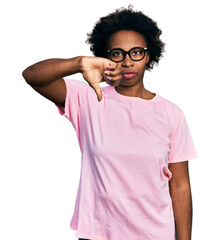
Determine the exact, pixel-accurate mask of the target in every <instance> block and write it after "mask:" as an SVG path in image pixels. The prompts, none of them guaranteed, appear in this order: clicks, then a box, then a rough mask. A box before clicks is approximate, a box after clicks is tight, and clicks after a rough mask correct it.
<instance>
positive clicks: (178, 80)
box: [0, 0, 220, 240]
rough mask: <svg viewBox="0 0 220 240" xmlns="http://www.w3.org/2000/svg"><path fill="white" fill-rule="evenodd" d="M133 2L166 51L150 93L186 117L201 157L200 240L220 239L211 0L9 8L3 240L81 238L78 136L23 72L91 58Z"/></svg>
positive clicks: (0, 11)
mask: <svg viewBox="0 0 220 240" xmlns="http://www.w3.org/2000/svg"><path fill="white" fill-rule="evenodd" d="M130 3H131V4H132V5H133V6H134V9H135V10H141V11H143V12H144V13H145V14H146V15H148V16H149V17H151V18H152V19H154V20H155V21H156V22H157V23H158V27H159V28H161V29H162V31H163V33H162V35H161V39H162V40H163V41H164V42H165V43H166V52H165V53H164V57H163V58H162V59H161V61H160V63H159V65H158V66H155V67H154V69H153V70H152V72H149V71H147V72H146V74H145V79H144V84H145V88H147V89H148V90H150V91H153V92H157V93H158V94H160V95H162V96H163V97H165V98H167V99H169V100H170V101H172V102H174V103H175V104H177V105H178V106H179V107H180V108H181V109H182V110H183V112H184V113H185V117H186V119H187V122H188V125H189V128H190V130H191V135H192V137H193V140H194V143H195V146H196V149H197V152H198V154H199V157H198V158H195V159H192V160H190V161H189V167H190V178H191V188H192V195H193V234H192V237H193V239H194V240H207V239H219V235H220V234H219V214H220V211H219V210H220V207H219V202H220V194H218V193H219V167H220V164H219V161H220V158H219V148H220V147H219V134H220V131H219V130H220V128H219V123H220V114H219V104H220V98H219V90H220V88H219V84H218V82H219V80H220V78H219V54H220V51H219V50H220V49H219V45H220V36H219V21H220V17H219V8H218V1H211V0H209V1H201V0H200V1H196V0H194V1H189V0H185V1H174V0H172V1H169V0H167V1H164V0H160V1H159V0H152V1H137V0H136V1H118V0H117V1H113V0H111V1H97V0H96V1H82V0H81V1H73V0H72V1H71V0H63V1H57V0H38V1H31V0H26V1H25V0H20V1H7V2H6V1H5V2H4V3H1V6H0V22H1V38H0V41H1V44H0V48H1V49H0V50H1V51H0V52H1V58H0V61H1V65H0V68H1V81H0V82H1V84H0V86H1V87H0V92H1V94H0V103H1V124H0V133H1V134H0V138H1V145H0V147H1V151H0V154H1V155H0V158H1V162H0V195H1V196H0V239H2V240H12V239H13V240H14V239H22V240H30V239H31V240H39V239H53V240H56V239H57V240H58V239H59V240H60V239H65V240H68V239H69V240H70V239H76V238H75V231H73V230H71V229H70V226H69V224H70V220H71V217H72V214H73V211H74V203H75V197H76V191H77V187H78V182H79V174H80V167H81V166H80V159H81V153H80V149H79V145H78V142H77V138H76V134H75V131H74V128H73V127H72V125H71V123H70V122H69V121H68V120H67V119H66V118H65V117H62V116H60V115H59V114H58V110H57V108H56V106H55V105H54V104H53V103H52V102H50V101H49V100H47V99H46V98H44V97H42V96H41V95H40V94H38V93H37V92H35V91H34V90H33V89H32V88H31V87H30V86H29V85H28V84H26V82H25V80H24V79H23V77H22V71H23V70H24V69H25V68H26V67H28V66H29V65H32V64H33V63H36V62H38V61H41V60H45V59H49V58H70V57H74V56H78V55H90V56H92V53H91V52H90V50H89V45H87V44H86V43H85V41H86V38H87V36H86V33H88V32H90V31H91V30H92V28H93V26H94V24H95V22H96V21H97V20H98V19H99V18H100V17H102V16H105V15H107V14H108V13H110V12H113V11H114V10H115V9H116V8H119V7H127V6H128V5H129V4H130ZM72 78H73V76H72ZM74 78H75V79H78V80H80V81H84V79H83V78H82V76H81V75H79V74H76V75H75V76H74ZM105 85H106V84H105V83H104V85H103V86H105ZM101 86H102V85H101ZM85 217H86V216H85ZM134 220H135V219H134ZM122 238H123V236H122Z"/></svg>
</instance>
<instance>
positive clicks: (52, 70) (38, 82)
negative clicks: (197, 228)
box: [22, 57, 82, 107]
mask: <svg viewBox="0 0 220 240" xmlns="http://www.w3.org/2000/svg"><path fill="white" fill-rule="evenodd" d="M81 59H82V58H81V57H74V58H70V59H59V58H53V59H46V60H43V61H40V62H37V63H35V64H33V65H31V66H29V67H27V68H26V69H25V70H24V71H23V72H22V76H23V77H24V79H25V80H26V82H27V83H28V84H29V85H30V86H31V87H32V88H33V89H34V90H35V91H37V92H38V93H40V94H41V95H43V96H44V97H46V98H47V99H49V100H51V101H52V102H54V103H56V104H58V105H60V106H62V107H65V99H66V86H65V82H64V79H63V77H65V76H67V75H72V74H75V73H78V72H80V71H81V68H82V64H81V62H82V61H81Z"/></svg>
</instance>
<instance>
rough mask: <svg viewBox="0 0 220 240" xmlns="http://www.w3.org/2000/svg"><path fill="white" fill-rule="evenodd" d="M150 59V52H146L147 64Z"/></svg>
mask: <svg viewBox="0 0 220 240" xmlns="http://www.w3.org/2000/svg"><path fill="white" fill-rule="evenodd" d="M149 61H150V54H149V53H148V52H147V54H146V64H147V63H148V62H149Z"/></svg>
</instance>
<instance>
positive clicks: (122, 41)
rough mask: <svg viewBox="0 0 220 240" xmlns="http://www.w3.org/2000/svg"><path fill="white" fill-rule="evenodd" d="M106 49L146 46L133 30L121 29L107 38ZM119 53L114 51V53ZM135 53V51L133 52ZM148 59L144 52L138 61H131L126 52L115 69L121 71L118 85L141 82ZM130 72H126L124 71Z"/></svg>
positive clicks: (139, 35)
mask: <svg viewBox="0 0 220 240" xmlns="http://www.w3.org/2000/svg"><path fill="white" fill-rule="evenodd" d="M107 47H108V49H113V48H121V49H123V50H124V51H129V50H130V49H132V48H134V47H142V48H145V47H147V43H146V41H145V39H144V37H143V36H142V35H141V34H140V33H138V32H135V31H131V30H122V31H118V32H116V33H114V34H113V35H112V36H111V37H110V40H109V43H108V46H107ZM117 54H119V53H116V55H117ZM134 54H136V52H135V53H134ZM148 61H149V54H148V53H147V52H145V57H144V58H143V59H142V60H140V61H133V60H132V59H131V58H130V57H129V55H128V54H126V56H125V59H124V60H123V61H122V62H118V63H117V64H118V67H117V69H118V70H119V71H120V72H121V74H122V75H121V76H122V79H121V80H120V85H124V86H133V85H137V84H143V77H144V73H145V69H146V64H147V63H148ZM127 71H128V72H132V73H133V74H132V73H130V74H129V73H127V74H126V72H127Z"/></svg>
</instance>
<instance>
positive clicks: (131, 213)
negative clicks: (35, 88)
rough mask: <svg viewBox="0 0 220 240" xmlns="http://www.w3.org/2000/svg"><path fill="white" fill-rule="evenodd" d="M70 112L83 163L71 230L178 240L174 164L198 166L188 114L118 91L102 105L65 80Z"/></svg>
mask: <svg viewBox="0 0 220 240" xmlns="http://www.w3.org/2000/svg"><path fill="white" fill-rule="evenodd" d="M64 80H65V83H66V87H67V95H66V102H65V109H64V108H63V107H61V106H58V105H56V106H57V108H58V110H59V113H60V114H61V115H64V116H65V117H66V118H67V119H68V120H69V121H70V122H71V123H72V125H73V127H74V129H75V131H76V134H77V139H78V142H79V147H80V150H81V152H82V156H81V175H80V181H79V186H78V192H77V196H76V202H75V209H74V214H73V217H72V220H71V223H70V225H71V228H72V229H74V230H76V237H77V238H86V239H92V240H119V239H120V238H123V239H126V240H134V239H135V240H143V239H144V240H174V239H175V222H174V215H173V208H172V199H171V196H170V194H169V180H170V179H171V177H172V173H171V172H170V171H169V169H168V164H169V163H175V162H182V161H187V160H189V159H192V158H196V157H197V156H198V155H197V152H196V149H195V147H194V144H193V140H192V137H191V134H190V131H189V128H188V125H187V122H186V119H185V116H184V114H183V111H182V110H181V109H180V108H179V107H178V106H177V105H175V104H174V103H172V102H170V101H168V100H167V99H165V98H164V97H162V96H160V95H159V94H156V96H155V97H154V98H153V99H151V100H146V99H143V98H139V97H130V96H125V95H122V94H120V93H118V92H117V91H116V89H115V88H114V87H113V86H104V87H101V88H102V100H101V102H99V101H98V99H97V95H96V93H95V91H94V89H92V88H91V87H90V86H89V84H88V83H87V82H86V81H85V82H82V81H78V80H72V79H69V78H68V77H65V78H64Z"/></svg>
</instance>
